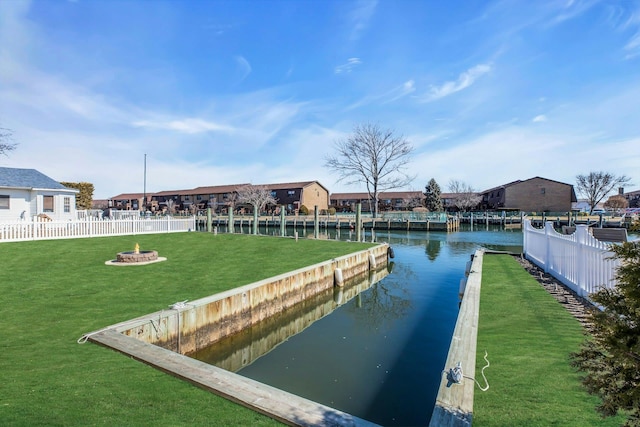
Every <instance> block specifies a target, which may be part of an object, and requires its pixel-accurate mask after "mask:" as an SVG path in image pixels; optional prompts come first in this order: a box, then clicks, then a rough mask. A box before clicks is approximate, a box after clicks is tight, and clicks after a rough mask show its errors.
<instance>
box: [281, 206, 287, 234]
mask: <svg viewBox="0 0 640 427" xmlns="http://www.w3.org/2000/svg"><path fill="white" fill-rule="evenodd" d="M284 210H285V205H280V237H284V235H285V228H286V226H287V224H286V220H285V218H284Z"/></svg>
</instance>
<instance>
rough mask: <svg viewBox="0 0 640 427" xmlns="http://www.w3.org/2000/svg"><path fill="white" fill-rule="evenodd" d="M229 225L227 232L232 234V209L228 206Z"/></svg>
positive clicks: (233, 226) (233, 225)
mask: <svg viewBox="0 0 640 427" xmlns="http://www.w3.org/2000/svg"><path fill="white" fill-rule="evenodd" d="M228 221H229V225H228V226H227V232H229V233H231V234H233V233H234V232H235V230H234V228H235V224H234V223H233V209H232V208H231V206H229V220H228Z"/></svg>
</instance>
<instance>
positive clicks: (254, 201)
mask: <svg viewBox="0 0 640 427" xmlns="http://www.w3.org/2000/svg"><path fill="white" fill-rule="evenodd" d="M238 202H239V203H248V204H250V205H251V206H252V207H253V234H258V214H259V213H260V211H261V210H262V209H263V208H264V207H266V206H267V205H277V204H278V201H277V200H276V198H275V197H273V195H272V194H271V191H270V190H268V189H267V188H266V187H264V186H260V185H251V184H248V185H243V186H242V187H240V188H238Z"/></svg>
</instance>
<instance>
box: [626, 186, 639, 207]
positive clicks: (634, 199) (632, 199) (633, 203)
mask: <svg viewBox="0 0 640 427" xmlns="http://www.w3.org/2000/svg"><path fill="white" fill-rule="evenodd" d="M622 196H623V197H624V198H625V199H627V200H628V201H629V207H630V208H640V190H636V191H629V192H628V193H623V194H622Z"/></svg>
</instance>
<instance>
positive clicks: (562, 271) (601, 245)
mask: <svg viewBox="0 0 640 427" xmlns="http://www.w3.org/2000/svg"><path fill="white" fill-rule="evenodd" d="M522 230H523V233H524V242H523V252H524V254H525V256H526V258H527V259H528V260H529V261H531V262H533V263H535V264H536V265H537V266H538V267H540V268H542V269H544V271H545V272H547V273H549V274H551V275H552V276H553V277H555V278H556V279H558V280H559V281H561V282H562V283H564V284H565V285H567V286H569V287H570V288H571V289H573V290H574V291H575V292H576V293H577V294H578V295H580V296H583V297H588V296H589V294H591V293H593V292H596V291H598V290H599V289H601V288H603V287H607V288H613V287H614V286H615V285H616V281H615V274H616V270H617V268H618V265H619V263H620V261H619V260H617V259H614V258H613V255H614V254H613V252H612V251H611V250H610V246H611V244H610V243H605V242H601V241H599V240H597V239H596V238H594V237H593V236H592V235H591V233H589V229H588V227H587V226H586V225H577V226H576V231H575V233H573V234H569V235H565V234H560V233H558V232H557V231H555V230H554V228H553V222H546V223H545V226H544V228H543V229H539V228H535V227H533V226H532V225H531V221H530V220H528V219H525V221H524V225H523V229H522Z"/></svg>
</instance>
